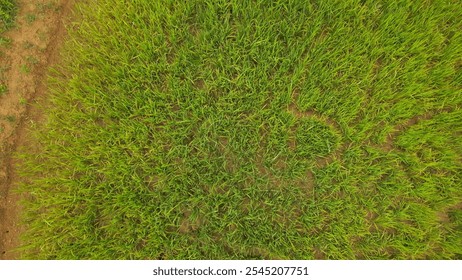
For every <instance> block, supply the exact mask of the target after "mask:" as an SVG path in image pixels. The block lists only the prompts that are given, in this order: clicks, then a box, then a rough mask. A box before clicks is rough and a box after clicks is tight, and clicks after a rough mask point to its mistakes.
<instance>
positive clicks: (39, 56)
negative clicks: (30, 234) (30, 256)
mask: <svg viewBox="0 0 462 280" xmlns="http://www.w3.org/2000/svg"><path fill="white" fill-rule="evenodd" d="M72 2H73V0H18V1H17V4H18V7H19V9H18V13H17V20H16V27H15V28H13V29H12V30H10V31H8V32H7V33H6V34H3V36H4V37H6V38H9V39H10V40H11V44H9V45H8V46H6V47H2V48H1V49H0V54H1V55H0V65H1V67H0V83H1V84H4V85H6V86H7V88H8V92H7V93H5V94H3V95H2V96H0V259H17V258H19V257H20V255H19V253H18V252H17V251H16V250H15V248H17V247H18V246H19V245H20V241H19V235H20V233H21V231H23V226H21V224H20V222H19V219H20V213H21V207H20V206H19V205H18V201H19V194H17V193H16V192H15V189H16V188H17V187H18V183H19V177H18V175H17V172H16V168H15V166H16V165H17V163H18V161H17V160H16V159H15V158H14V153H15V152H16V151H17V150H18V149H19V148H21V147H22V148H26V149H27V148H33V139H32V138H31V136H30V134H29V133H28V131H29V130H30V128H31V127H33V125H34V123H36V122H38V121H40V119H42V116H41V112H40V110H39V109H38V108H37V106H35V105H36V104H37V103H39V102H43V101H44V100H45V97H46V92H47V86H46V81H45V80H46V77H47V69H48V68H49V66H51V65H53V64H55V63H56V62H57V60H58V59H59V56H58V53H59V51H58V50H59V46H60V45H61V43H62V42H63V38H64V36H65V28H64V23H63V19H65V18H66V17H67V16H69V15H70V10H71V5H72Z"/></svg>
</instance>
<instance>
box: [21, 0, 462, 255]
mask: <svg viewBox="0 0 462 280" xmlns="http://www.w3.org/2000/svg"><path fill="white" fill-rule="evenodd" d="M122 2H123V3H122ZM76 10H77V18H78V21H77V22H76V23H75V24H74V25H72V26H71V27H70V37H69V41H68V42H67V44H66V46H65V50H64V52H63V61H62V65H61V67H59V68H58V69H57V71H55V74H54V78H53V84H52V86H51V90H52V94H51V104H50V106H49V107H48V109H46V113H47V122H46V123H45V124H43V125H42V126H40V127H39V128H38V131H37V137H38V138H37V139H38V142H39V143H40V144H41V146H40V152H37V153H36V152H31V151H25V152H24V153H23V154H24V158H25V162H26V164H25V165H24V167H23V169H24V171H25V172H24V173H25V176H27V178H29V181H28V183H27V184H26V185H25V186H24V188H23V190H24V192H26V193H27V194H28V197H29V199H28V201H27V204H26V208H25V209H26V210H27V217H26V223H27V225H28V227H29V228H28V231H27V233H26V235H25V236H24V242H25V249H26V255H25V257H29V258H46V259H241V258H246V259H247V258H248V259H254V258H255V259H262V258H264V259H271V258H276V259H279V258H281V259H314V258H325V259H456V258H461V257H462V162H461V155H462V141H461V133H462V112H461V105H462V71H461V66H462V60H461V58H462V33H461V32H460V30H462V21H461V20H460V16H461V15H462V5H460V2H459V1H408V0H404V1H396V0H393V1H391V0H390V1H359V0H348V1H346V0H338V1H333V0H332V1H302V0H291V1H263V0H261V1H250V0H231V1H229V0H226V1H225V0H213V1H212V0H210V1H208V0H206V1H199V0H197V1H194V0H192V1H150V0H133V1H115V0H98V1H83V2H82V3H80V4H78V6H77V8H76Z"/></svg>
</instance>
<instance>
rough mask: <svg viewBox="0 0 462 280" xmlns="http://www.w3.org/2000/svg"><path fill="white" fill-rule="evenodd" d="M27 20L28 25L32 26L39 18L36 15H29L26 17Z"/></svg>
mask: <svg viewBox="0 0 462 280" xmlns="http://www.w3.org/2000/svg"><path fill="white" fill-rule="evenodd" d="M25 19H26V22H27V24H29V25H30V24H32V23H33V22H34V21H35V20H36V19H37V16H36V15H35V14H27V15H26V16H25Z"/></svg>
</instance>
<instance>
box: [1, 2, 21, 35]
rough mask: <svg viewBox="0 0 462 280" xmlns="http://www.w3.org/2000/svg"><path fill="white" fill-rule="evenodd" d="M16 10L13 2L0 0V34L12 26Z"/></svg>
mask: <svg viewBox="0 0 462 280" xmlns="http://www.w3.org/2000/svg"><path fill="white" fill-rule="evenodd" d="M16 8H17V7H16V3H15V1H14V0H0V34H1V33H3V32H4V31H6V30H7V29H8V28H11V27H12V26H13V24H14V16H15V14H16Z"/></svg>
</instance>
